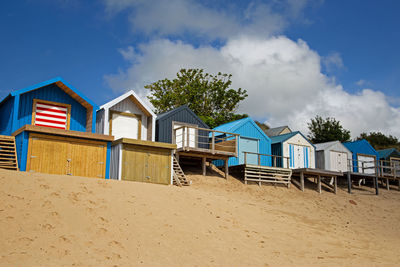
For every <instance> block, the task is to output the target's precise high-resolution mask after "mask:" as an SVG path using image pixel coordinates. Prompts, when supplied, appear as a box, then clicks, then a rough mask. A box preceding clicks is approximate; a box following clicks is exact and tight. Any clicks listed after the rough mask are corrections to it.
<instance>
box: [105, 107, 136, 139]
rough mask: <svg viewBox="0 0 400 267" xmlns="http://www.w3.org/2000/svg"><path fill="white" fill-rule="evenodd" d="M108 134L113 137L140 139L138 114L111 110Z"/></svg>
mask: <svg viewBox="0 0 400 267" xmlns="http://www.w3.org/2000/svg"><path fill="white" fill-rule="evenodd" d="M110 115H111V120H110V135H113V136H114V137H115V139H119V138H122V137H124V138H132V139H140V138H141V134H140V130H141V129H140V128H141V119H140V116H139V115H135V114H131V113H124V112H117V111H111V113H110Z"/></svg>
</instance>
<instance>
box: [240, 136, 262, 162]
mask: <svg viewBox="0 0 400 267" xmlns="http://www.w3.org/2000/svg"><path fill="white" fill-rule="evenodd" d="M239 149H240V154H239V155H240V156H239V157H240V158H239V164H244V163H246V164H253V165H258V156H257V155H256V154H246V162H245V159H244V152H253V153H258V140H257V139H251V138H245V137H240V139H239Z"/></svg>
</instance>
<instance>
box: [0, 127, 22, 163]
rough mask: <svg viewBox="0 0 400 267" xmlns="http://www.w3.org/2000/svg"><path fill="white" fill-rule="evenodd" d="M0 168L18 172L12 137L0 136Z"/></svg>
mask: <svg viewBox="0 0 400 267" xmlns="http://www.w3.org/2000/svg"><path fill="white" fill-rule="evenodd" d="M0 168H2V169H7V170H16V171H17V170H18V160H17V150H16V148H15V137H14V136H6V135H0Z"/></svg>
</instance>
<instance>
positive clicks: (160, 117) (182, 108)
mask: <svg viewBox="0 0 400 267" xmlns="http://www.w3.org/2000/svg"><path fill="white" fill-rule="evenodd" d="M181 111H187V112H188V113H190V114H191V115H192V116H193V117H194V118H195V119H196V121H197V122H198V123H199V125H200V126H201V127H202V128H207V129H209V128H210V127H209V126H208V125H207V124H206V123H205V122H204V121H202V120H201V119H200V118H199V117H198V116H197V115H196V113H194V112H193V110H191V109H190V108H189V107H188V106H187V105H183V106H180V107H178V108H175V109H173V110H170V111H167V112H164V113H161V114H159V115H157V121H162V120H165V119H167V118H169V117H171V116H173V115H175V114H176V113H178V112H181Z"/></svg>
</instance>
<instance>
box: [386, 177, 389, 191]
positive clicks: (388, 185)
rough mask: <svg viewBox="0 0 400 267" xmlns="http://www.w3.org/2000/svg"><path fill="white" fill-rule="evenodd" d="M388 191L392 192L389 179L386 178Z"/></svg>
mask: <svg viewBox="0 0 400 267" xmlns="http://www.w3.org/2000/svg"><path fill="white" fill-rule="evenodd" d="M386 190H388V191H389V190H390V183H389V178H386Z"/></svg>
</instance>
